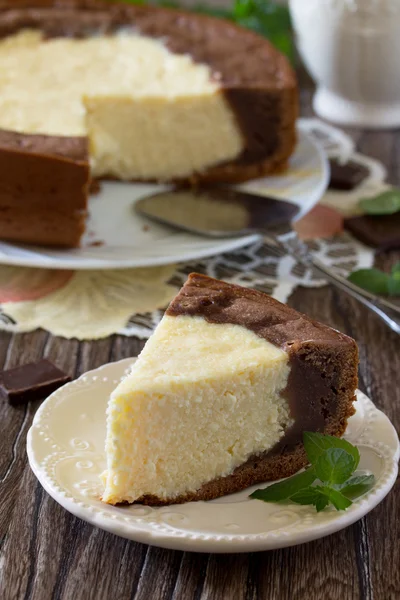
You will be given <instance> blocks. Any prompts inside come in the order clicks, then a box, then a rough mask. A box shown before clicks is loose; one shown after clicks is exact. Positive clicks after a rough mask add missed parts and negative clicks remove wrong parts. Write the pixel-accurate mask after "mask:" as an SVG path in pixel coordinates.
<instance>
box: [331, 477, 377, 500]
mask: <svg viewBox="0 0 400 600" xmlns="http://www.w3.org/2000/svg"><path fill="white" fill-rule="evenodd" d="M374 485H375V477H374V475H356V476H355V477H351V478H350V479H348V480H347V481H346V482H345V483H343V484H342V485H341V486H340V492H341V493H342V494H343V496H346V498H349V499H351V500H353V499H354V498H358V497H359V496H362V495H363V494H365V493H366V492H368V491H369V490H370V489H371V488H373V487H374Z"/></svg>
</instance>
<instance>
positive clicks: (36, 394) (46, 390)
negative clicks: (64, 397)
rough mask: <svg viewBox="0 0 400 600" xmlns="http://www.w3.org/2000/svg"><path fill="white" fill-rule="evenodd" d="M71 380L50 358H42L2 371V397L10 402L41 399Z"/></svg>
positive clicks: (0, 390) (0, 385) (0, 393)
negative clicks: (35, 361)
mask: <svg viewBox="0 0 400 600" xmlns="http://www.w3.org/2000/svg"><path fill="white" fill-rule="evenodd" d="M68 381H71V377H69V375H67V374H66V373H64V372H63V371H61V370H60V369H58V368H57V367H56V366H55V365H53V364H52V363H51V362H50V361H49V360H45V359H43V360H40V361H39V362H37V363H29V364H27V365H23V366H22V367H17V368H15V369H9V370H8V371H3V372H2V373H0V398H2V399H3V400H8V402H9V403H10V404H13V405H16V404H23V403H25V402H29V401H30V400H40V399H43V398H45V397H46V396H48V395H49V394H51V393H52V392H54V391H55V390H56V389H58V388H59V387H61V386H62V385H64V383H67V382H68Z"/></svg>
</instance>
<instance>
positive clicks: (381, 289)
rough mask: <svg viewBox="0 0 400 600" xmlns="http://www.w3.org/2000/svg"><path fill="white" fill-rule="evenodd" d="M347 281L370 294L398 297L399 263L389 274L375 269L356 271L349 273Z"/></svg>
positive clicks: (399, 285) (399, 282)
mask: <svg viewBox="0 0 400 600" xmlns="http://www.w3.org/2000/svg"><path fill="white" fill-rule="evenodd" d="M348 279H349V281H351V282H352V283H354V284H355V285H358V286H359V287H361V288H363V289H364V290H367V291H368V292H371V293H372V294H380V295H383V296H400V262H398V263H396V264H395V265H394V267H393V268H392V270H391V272H390V273H385V272H384V271H381V270H380V269H375V268H373V269H358V270H357V271H353V273H350V275H349V277H348Z"/></svg>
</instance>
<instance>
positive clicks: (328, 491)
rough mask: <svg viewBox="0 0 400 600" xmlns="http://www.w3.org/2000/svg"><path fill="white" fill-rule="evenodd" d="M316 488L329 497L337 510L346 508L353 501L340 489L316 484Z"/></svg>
mask: <svg viewBox="0 0 400 600" xmlns="http://www.w3.org/2000/svg"><path fill="white" fill-rule="evenodd" d="M316 489H317V490H318V491H319V492H321V494H323V495H324V496H326V497H327V498H328V499H329V502H331V503H332V504H333V506H334V507H335V508H336V510H346V508H349V506H351V505H352V504H353V503H352V501H351V500H349V498H346V496H344V495H343V494H342V493H341V492H340V491H339V490H335V489H334V488H331V487H329V486H325V485H324V486H316Z"/></svg>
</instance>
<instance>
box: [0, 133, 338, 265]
mask: <svg viewBox="0 0 400 600" xmlns="http://www.w3.org/2000/svg"><path fill="white" fill-rule="evenodd" d="M299 127H300V129H299V143H298V145H297V149H296V152H295V154H294V155H293V157H292V159H291V162H290V169H289V170H288V171H287V172H286V173H285V174H284V175H282V176H279V177H266V178H263V179H258V180H253V181H251V182H249V183H246V184H244V185H242V186H240V187H241V189H246V190H249V191H254V192H256V193H260V194H266V195H267V194H271V195H274V196H276V197H281V198H287V199H288V200H292V201H293V202H295V203H296V204H298V205H299V206H300V207H301V213H300V216H303V215H305V214H306V213H307V212H308V211H309V210H311V208H312V207H313V206H314V205H315V204H316V203H317V202H318V201H319V200H320V199H321V197H322V195H323V194H324V192H325V190H326V188H327V186H328V181H329V168H328V165H327V160H326V158H325V156H324V154H323V153H322V151H321V150H320V149H319V147H318V146H317V145H316V144H315V142H314V141H312V140H311V139H310V138H309V137H308V135H307V134H306V133H305V132H303V131H302V130H301V125H300V126H299ZM164 188H165V186H164ZM164 188H163V187H162V186H157V185H149V184H132V183H118V182H106V183H103V184H102V191H101V193H100V194H99V195H97V196H93V197H91V199H90V202H89V211H90V218H89V223H88V226H87V234H86V236H85V238H84V240H83V245H82V247H81V248H76V249H70V250H53V249H49V248H40V247H35V246H26V245H23V244H9V243H5V242H0V264H1V263H2V264H8V265H21V266H26V267H43V268H44V267H46V268H53V269H118V268H127V267H145V266H155V265H162V264H170V263H174V262H183V261H187V260H193V259H198V258H205V257H207V256H214V255H216V254H221V253H222V252H228V251H230V250H235V249H236V248H241V247H243V246H246V245H248V244H251V243H252V242H253V241H255V240H257V238H258V236H257V235H252V236H247V237H242V238H231V239H228V240H213V239H207V238H204V237H201V236H197V235H194V234H189V233H179V232H178V231H175V230H173V229H171V228H169V227H165V226H163V225H158V224H155V223H153V222H150V221H148V220H146V219H145V218H143V217H139V216H138V215H137V214H136V213H135V211H134V209H133V206H134V203H135V201H137V200H139V199H140V198H142V197H143V196H146V195H148V194H151V193H154V192H156V191H161V190H162V189H164ZM93 242H101V243H102V245H100V246H94V245H93ZM91 244H92V245H91Z"/></svg>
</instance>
